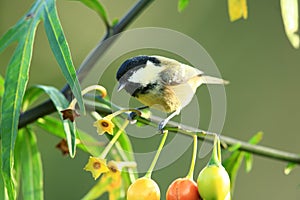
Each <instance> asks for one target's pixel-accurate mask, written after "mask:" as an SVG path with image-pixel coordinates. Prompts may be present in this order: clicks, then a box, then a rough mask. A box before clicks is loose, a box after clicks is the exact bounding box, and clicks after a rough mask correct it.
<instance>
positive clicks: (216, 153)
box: [208, 134, 221, 166]
mask: <svg viewBox="0 0 300 200" xmlns="http://www.w3.org/2000/svg"><path fill="white" fill-rule="evenodd" d="M219 144H220V139H219V136H218V135H217V134H216V135H215V138H214V148H213V151H212V155H211V158H210V160H209V162H208V165H218V166H219V165H221V153H220V152H221V150H220V148H221V147H220V146H219Z"/></svg>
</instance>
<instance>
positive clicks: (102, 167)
mask: <svg viewBox="0 0 300 200" xmlns="http://www.w3.org/2000/svg"><path fill="white" fill-rule="evenodd" d="M84 170H86V171H90V172H91V173H92V175H93V177H94V179H95V180H96V179H97V178H98V177H99V176H100V175H101V174H102V173H106V172H109V168H108V167H107V165H106V160H105V159H102V158H97V157H92V156H90V158H89V161H88V163H87V164H86V166H85V167H84Z"/></svg>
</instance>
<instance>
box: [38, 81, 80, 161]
mask: <svg viewBox="0 0 300 200" xmlns="http://www.w3.org/2000/svg"><path fill="white" fill-rule="evenodd" d="M35 87H36V88H39V89H41V90H43V91H44V92H45V93H46V94H47V95H49V97H50V99H51V100H52V102H53V104H54V106H55V108H56V110H57V111H58V112H60V111H61V110H63V109H65V108H67V107H68V105H69V102H68V100H67V99H66V98H65V96H64V95H63V94H62V93H61V92H60V91H59V90H58V89H56V88H54V87H51V86H43V85H37V86H35ZM59 117H60V119H61V121H62V124H63V127H64V130H65V134H66V140H67V143H68V147H69V153H70V156H71V157H74V156H75V151H76V136H75V126H74V124H73V123H72V122H71V121H70V120H63V118H62V115H61V114H60V113H59Z"/></svg>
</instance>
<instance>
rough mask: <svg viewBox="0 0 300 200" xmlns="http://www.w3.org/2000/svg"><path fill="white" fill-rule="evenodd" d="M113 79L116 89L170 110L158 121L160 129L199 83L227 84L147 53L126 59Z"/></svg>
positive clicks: (186, 101)
mask: <svg viewBox="0 0 300 200" xmlns="http://www.w3.org/2000/svg"><path fill="white" fill-rule="evenodd" d="M116 78H117V80H118V82H119V87H118V91H120V90H122V89H125V90H126V91H127V92H128V93H129V94H130V95H131V96H133V97H135V98H136V99H137V100H139V101H140V102H141V103H142V104H144V105H145V106H148V107H153V108H157V109H159V110H162V109H164V110H163V111H164V112H167V113H171V114H170V115H169V116H168V117H167V118H166V119H164V120H163V121H161V122H160V123H159V127H158V128H159V130H160V131H163V128H164V127H165V125H166V124H167V123H168V121H169V120H170V119H171V118H173V117H174V116H175V115H178V114H179V113H180V111H181V109H182V108H183V107H185V106H186V105H187V104H189V103H190V102H191V100H192V98H193V96H194V94H195V92H196V90H197V88H198V87H199V86H200V85H202V84H227V83H228V81H225V80H223V79H220V78H216V77H212V76H207V75H204V73H203V72H202V71H200V70H198V69H196V68H194V67H191V66H189V65H186V64H183V63H180V62H178V61H176V60H174V59H170V58H166V57H163V56H146V55H141V56H136V57H133V58H130V59H128V60H126V61H125V62H124V63H123V64H122V65H121V66H120V68H119V70H118V72H117V75H116Z"/></svg>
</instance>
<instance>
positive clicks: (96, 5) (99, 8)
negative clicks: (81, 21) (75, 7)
mask: <svg viewBox="0 0 300 200" xmlns="http://www.w3.org/2000/svg"><path fill="white" fill-rule="evenodd" d="M77 1H80V2H81V3H83V4H84V5H86V6H87V7H89V8H90V9H92V10H94V11H95V12H96V13H97V14H98V15H99V16H100V18H101V19H102V20H103V22H104V23H105V25H106V27H109V22H108V17H107V13H106V11H105V8H104V7H103V5H102V4H101V3H100V2H99V1H98V0H77Z"/></svg>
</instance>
